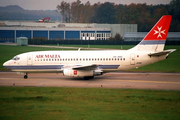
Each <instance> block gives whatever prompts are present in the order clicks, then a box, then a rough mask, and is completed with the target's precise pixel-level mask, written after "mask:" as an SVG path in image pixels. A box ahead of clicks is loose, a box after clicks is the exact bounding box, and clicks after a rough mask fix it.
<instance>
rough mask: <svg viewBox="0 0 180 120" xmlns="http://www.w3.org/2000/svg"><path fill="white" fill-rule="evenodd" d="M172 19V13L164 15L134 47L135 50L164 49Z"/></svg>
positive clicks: (155, 50) (156, 50)
mask: <svg viewBox="0 0 180 120" xmlns="http://www.w3.org/2000/svg"><path fill="white" fill-rule="evenodd" d="M171 19H172V16H171V15H164V16H162V17H161V18H160V20H159V21H158V22H157V23H156V24H155V25H154V27H153V28H152V29H151V30H150V32H149V33H148V34H147V35H146V36H145V37H144V38H143V40H142V41H141V42H140V43H139V44H138V45H137V46H135V47H134V48H133V50H134V49H135V50H140V51H153V52H159V51H163V50H164V45H165V42H166V38H167V35H168V31H169V26H170V23H171Z"/></svg>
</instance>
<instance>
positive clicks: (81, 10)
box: [56, 0, 180, 32]
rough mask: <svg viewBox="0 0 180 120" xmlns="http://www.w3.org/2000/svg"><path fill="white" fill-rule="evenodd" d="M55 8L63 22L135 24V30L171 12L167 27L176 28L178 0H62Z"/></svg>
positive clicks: (179, 22)
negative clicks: (127, 0)
mask: <svg viewBox="0 0 180 120" xmlns="http://www.w3.org/2000/svg"><path fill="white" fill-rule="evenodd" d="M56 8H57V9H56V11H57V12H59V13H61V15H62V21H63V22H66V23H107V24H138V31H139V32H141V31H142V32H147V31H149V30H150V29H151V28H152V26H153V25H154V24H155V23H156V22H157V21H158V20H159V18H160V17H161V16H163V15H173V19H172V23H171V27H170V31H180V0H172V1H171V2H170V3H169V4H167V5H163V4H160V5H147V4H146V3H138V4H135V3H131V4H129V5H123V4H115V3H111V2H105V3H100V2H98V3H95V4H91V3H90V2H89V1H87V2H86V3H81V1H80V0H77V1H74V2H72V3H69V2H65V1H62V2H61V3H60V4H59V5H57V7H56Z"/></svg>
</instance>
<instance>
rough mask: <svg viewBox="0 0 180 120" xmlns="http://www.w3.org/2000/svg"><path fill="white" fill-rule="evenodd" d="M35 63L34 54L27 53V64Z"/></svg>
mask: <svg viewBox="0 0 180 120" xmlns="http://www.w3.org/2000/svg"><path fill="white" fill-rule="evenodd" d="M32 64H33V58H32V55H31V54H29V55H27V65H32Z"/></svg>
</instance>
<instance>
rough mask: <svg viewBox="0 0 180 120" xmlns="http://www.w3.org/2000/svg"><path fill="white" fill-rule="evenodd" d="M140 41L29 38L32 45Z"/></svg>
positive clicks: (111, 43)
mask: <svg viewBox="0 0 180 120" xmlns="http://www.w3.org/2000/svg"><path fill="white" fill-rule="evenodd" d="M138 43H139V41H110V40H32V39H29V40H28V44H32V45H48V44H59V45H61V44H68V45H88V44H89V45H136V44H138Z"/></svg>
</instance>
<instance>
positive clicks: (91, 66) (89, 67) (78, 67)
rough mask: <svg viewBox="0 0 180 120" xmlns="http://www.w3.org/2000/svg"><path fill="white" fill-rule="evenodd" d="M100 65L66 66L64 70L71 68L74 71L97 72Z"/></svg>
mask: <svg viewBox="0 0 180 120" xmlns="http://www.w3.org/2000/svg"><path fill="white" fill-rule="evenodd" d="M97 67H98V65H95V64H92V65H76V66H64V67H63V69H66V68H71V69H73V70H95V69H97Z"/></svg>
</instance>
